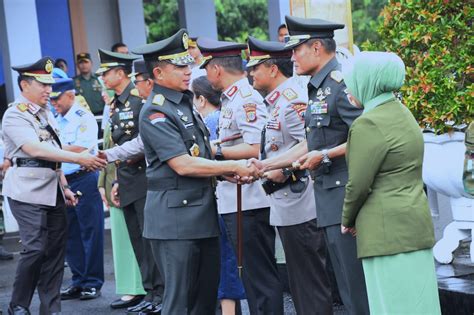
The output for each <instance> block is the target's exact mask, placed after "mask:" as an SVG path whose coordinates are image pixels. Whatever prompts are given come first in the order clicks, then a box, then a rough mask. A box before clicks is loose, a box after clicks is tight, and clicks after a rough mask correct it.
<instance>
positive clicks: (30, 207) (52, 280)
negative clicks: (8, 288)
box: [8, 188, 67, 314]
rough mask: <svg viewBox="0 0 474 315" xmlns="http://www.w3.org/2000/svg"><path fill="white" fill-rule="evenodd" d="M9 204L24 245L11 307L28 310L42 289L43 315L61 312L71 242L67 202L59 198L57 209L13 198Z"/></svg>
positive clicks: (40, 296)
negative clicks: (36, 293) (67, 241)
mask: <svg viewBox="0 0 474 315" xmlns="http://www.w3.org/2000/svg"><path fill="white" fill-rule="evenodd" d="M58 189H59V188H58ZM8 202H9V204H10V208H11V210H12V213H13V216H14V217H15V219H16V221H17V222H18V227H19V231H20V239H21V242H22V245H23V251H22V252H21V254H20V260H19V261H18V266H17V269H16V276H15V282H14V284H13V292H12V299H11V302H10V303H11V304H12V305H20V306H23V307H26V308H28V307H29V306H30V303H31V299H32V297H33V294H34V292H35V289H36V288H38V295H39V298H40V301H41V305H40V314H50V313H52V312H60V311H61V296H60V289H61V284H62V281H63V274H64V255H65V251H66V240H67V238H66V233H67V220H66V212H65V204H64V201H63V200H62V197H59V196H58V199H57V205H56V206H55V207H50V206H45V205H37V204H29V203H25V202H21V201H17V200H13V199H11V198H8Z"/></svg>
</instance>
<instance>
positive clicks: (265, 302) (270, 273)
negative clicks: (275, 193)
mask: <svg viewBox="0 0 474 315" xmlns="http://www.w3.org/2000/svg"><path fill="white" fill-rule="evenodd" d="M222 218H223V219H224V223H225V225H226V229H227V234H228V237H229V239H230V240H231V241H232V244H233V246H234V250H235V252H236V253H237V213H228V214H223V215H222ZM269 220H270V208H262V209H255V210H247V211H243V212H242V245H243V246H242V268H243V271H242V280H243V284H244V288H245V294H246V295H247V300H248V303H249V309H250V313H251V314H252V315H254V314H258V315H260V314H261V315H263V314H265V315H270V314H271V315H281V314H283V287H282V284H281V282H280V278H279V275H278V270H277V265H276V260H275V229H274V228H273V227H272V226H271V225H270V223H269Z"/></svg>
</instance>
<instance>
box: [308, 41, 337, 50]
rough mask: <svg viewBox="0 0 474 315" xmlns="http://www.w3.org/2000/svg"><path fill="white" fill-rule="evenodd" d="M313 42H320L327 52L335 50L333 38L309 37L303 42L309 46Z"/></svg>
mask: <svg viewBox="0 0 474 315" xmlns="http://www.w3.org/2000/svg"><path fill="white" fill-rule="evenodd" d="M315 42H320V43H321V46H323V47H324V50H326V52H328V53H332V52H336V41H335V40H334V38H311V39H309V40H308V41H306V42H305V44H306V45H308V46H311V45H312V44H313V43H315Z"/></svg>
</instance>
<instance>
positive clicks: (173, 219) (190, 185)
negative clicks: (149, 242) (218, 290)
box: [140, 84, 219, 239]
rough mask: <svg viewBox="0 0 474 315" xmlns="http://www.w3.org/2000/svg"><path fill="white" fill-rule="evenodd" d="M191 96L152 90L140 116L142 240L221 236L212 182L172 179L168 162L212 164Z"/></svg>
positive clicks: (205, 133) (176, 176) (174, 176)
mask: <svg viewBox="0 0 474 315" xmlns="http://www.w3.org/2000/svg"><path fill="white" fill-rule="evenodd" d="M192 99H193V95H192V93H191V92H189V91H186V92H184V93H181V92H178V91H175V90H171V89H168V88H165V87H162V86H160V85H157V84H155V86H154V88H153V92H152V94H151V95H150V97H149V98H148V100H147V102H146V104H145V105H144V107H143V110H142V111H141V113H140V136H141V138H142V141H143V145H144V149H145V157H146V161H147V178H148V192H147V197H146V205H145V226H144V231H143V236H144V237H146V238H149V239H201V238H210V237H216V236H218V235H219V225H218V220H217V205H216V199H215V189H214V186H215V185H214V180H213V179H212V178H202V177H187V176H181V175H179V174H178V173H176V172H175V171H174V170H173V169H172V168H171V167H169V166H168V163H167V161H168V160H170V159H172V158H174V157H178V156H182V155H184V154H189V155H192V156H196V157H201V158H205V159H211V154H212V153H211V152H212V151H211V148H210V144H209V139H208V137H209V131H208V129H207V128H206V126H205V125H204V122H203V121H202V119H201V117H200V116H199V114H198V113H197V112H196V111H194V110H193V105H192Z"/></svg>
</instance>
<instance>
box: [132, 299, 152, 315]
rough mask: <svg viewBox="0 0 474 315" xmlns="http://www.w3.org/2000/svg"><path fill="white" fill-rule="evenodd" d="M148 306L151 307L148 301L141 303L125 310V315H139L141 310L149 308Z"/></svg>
mask: <svg viewBox="0 0 474 315" xmlns="http://www.w3.org/2000/svg"><path fill="white" fill-rule="evenodd" d="M150 305H152V304H151V302H148V301H141V302H140V303H139V304H137V305H135V306H132V307H129V308H127V314H129V315H133V314H138V313H140V312H141V311H142V310H144V309H146V308H147V307H149V306H150Z"/></svg>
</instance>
